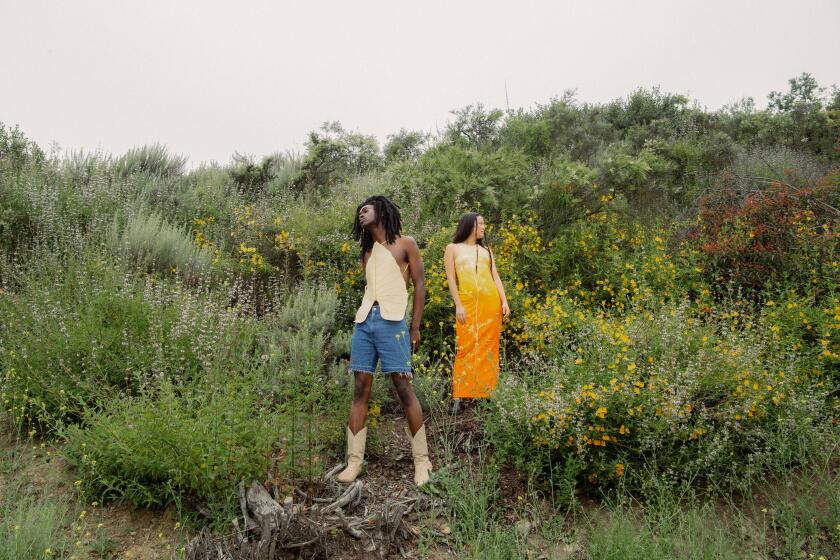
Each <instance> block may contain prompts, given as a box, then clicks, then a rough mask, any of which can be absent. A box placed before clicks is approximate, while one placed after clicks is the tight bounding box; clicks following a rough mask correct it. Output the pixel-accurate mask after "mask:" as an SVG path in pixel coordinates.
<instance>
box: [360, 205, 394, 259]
mask: <svg viewBox="0 0 840 560" xmlns="http://www.w3.org/2000/svg"><path fill="white" fill-rule="evenodd" d="M368 204H372V205H373V210H374V212H376V221H377V222H378V223H380V224H382V227H383V228H385V241H387V242H388V243H393V242H394V241H396V239H397V237H399V236H400V231H401V230H402V223H401V221H400V209H399V207H398V206H397V205H396V204H394V203H393V202H391V201H390V200H389V199H388V198H387V197H384V196H382V195H376V196H371V197H368V198H366V199H365V201H364V202H362V203H361V204H359V205H358V206H357V207H356V215H355V217H354V218H353V239H355V240H356V241H358V242H359V245H360V247H361V253H359V256H360V258H364V256H365V253H367V252H368V251H370V250H371V249H372V248H373V236H372V235H371V234H370V232H369V231H367V230H366V229H364V228H363V227H362V225H361V224H360V223H359V210H361V209H362V206H367V205H368Z"/></svg>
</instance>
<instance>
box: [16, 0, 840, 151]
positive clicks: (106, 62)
mask: <svg viewBox="0 0 840 560" xmlns="http://www.w3.org/2000/svg"><path fill="white" fill-rule="evenodd" d="M839 54H840V0H798V1H797V2H793V1H791V0H755V1H752V0H702V1H693V0H692V1H681V0H633V1H631V0H609V1H607V0H574V1H572V0H554V1H540V2H536V1H534V2H529V1H527V0H521V1H520V2H512V1H508V2H499V1H495V0H482V1H480V2H479V1H463V0H449V1H448V2H442V1H437V0H421V1H416V2H410V3H409V2H400V1H399V0H389V1H375V2H374V1H365V0H355V1H347V0H344V1H334V2H325V1H316V0H309V1H300V0H299V1H295V2H281V1H273V2H271V1H250V0H240V1H238V2H232V1H230V0H228V1H221V0H202V1H200V2H199V1H189V2H187V1H178V0H143V1H134V2H128V1H121V0H102V1H87V0H62V1H42V0H26V1H23V0H0V122H3V123H5V124H6V125H7V126H8V125H15V124H17V125H20V127H21V128H22V129H23V131H24V132H25V134H26V135H27V136H29V137H30V138H32V139H34V140H35V141H37V142H38V143H39V144H40V145H41V146H42V147H44V148H47V149H49V147H50V145H51V144H52V143H53V142H56V143H58V145H60V147H61V148H62V149H65V150H69V149H85V150H96V149H101V150H103V151H105V152H111V153H114V154H118V153H122V152H124V151H125V150H127V149H128V148H130V147H132V146H136V145H141V144H145V143H154V142H161V143H163V144H166V145H167V146H168V147H169V148H170V150H171V151H173V152H176V153H181V154H184V155H187V156H189V157H190V162H191V164H192V165H196V164H197V163H198V162H201V161H209V160H216V161H219V162H222V163H224V162H227V161H229V159H230V156H231V155H232V154H233V152H234V151H239V152H242V153H250V154H254V155H256V156H261V155H265V154H267V153H271V152H274V151H281V150H287V149H292V150H301V149H302V148H303V142H304V141H305V140H306V136H307V133H308V132H309V131H311V130H313V129H316V128H318V127H319V126H320V125H321V123H322V122H324V121H328V120H330V121H333V120H337V121H340V122H341V123H342V124H343V125H344V126H345V128H348V129H351V130H358V131H360V132H364V133H368V134H373V135H375V136H377V137H378V138H379V139H380V140H384V139H385V137H386V136H387V135H388V134H389V133H393V132H396V131H398V130H399V129H400V128H408V129H418V130H424V131H429V132H433V133H434V132H435V131H436V130H438V129H442V128H443V126H444V125H445V123H446V122H447V120H448V119H449V118H450V114H449V111H450V110H452V109H457V108H461V107H464V106H466V105H467V104H470V103H475V102H481V103H484V105H485V106H488V107H498V108H504V107H505V103H506V101H505V83H507V91H508V97H509V103H510V107H511V108H518V107H525V108H528V107H533V106H534V104H535V103H545V102H547V101H549V100H550V99H551V97H553V96H556V95H561V94H562V93H563V91H564V90H566V89H570V88H576V89H577V92H578V99H579V100H581V101H591V102H604V101H609V100H611V99H614V98H617V97H623V96H626V95H627V94H628V93H630V92H631V91H632V90H634V89H635V88H637V87H640V86H641V87H651V86H655V85H660V86H661V87H662V88H663V89H664V90H667V91H670V92H674V93H682V94H686V95H688V96H689V97H690V98H692V99H696V100H698V101H699V102H700V103H701V104H702V105H704V106H706V107H708V108H710V109H716V108H719V107H721V106H722V105H724V104H727V103H730V102H732V101H734V100H737V99H739V98H741V97H744V96H752V97H754V98H755V99H756V102H757V104H759V106H764V105H765V101H766V95H767V94H768V93H769V92H770V91H772V90H786V89H787V80H788V79H789V78H791V77H794V76H796V75H799V74H800V73H802V72H810V73H812V74H813V75H814V77H815V78H816V79H817V81H818V82H819V83H820V84H821V85H823V86H829V85H831V84H832V83H838V84H840V56H838V55H839Z"/></svg>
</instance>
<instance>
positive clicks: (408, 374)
mask: <svg viewBox="0 0 840 560" xmlns="http://www.w3.org/2000/svg"><path fill="white" fill-rule="evenodd" d="M347 373H349V374H350V375H353V374H354V373H367V374H368V375H371V376H374V377H375V376H376V374H375V373H374V372H372V371H368V370H366V369H356V368H352V367H351V368H348V369H347ZM382 375H399V376H400V377H407V378H408V379H413V378H414V374H413V373H412V372H410V371H383V372H382Z"/></svg>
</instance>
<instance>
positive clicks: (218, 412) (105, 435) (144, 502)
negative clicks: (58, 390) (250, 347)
mask: <svg viewBox="0 0 840 560" xmlns="http://www.w3.org/2000/svg"><path fill="white" fill-rule="evenodd" d="M248 365H250V363H249V362H247V361H242V362H241V363H240V366H241V369H238V370H237V371H236V372H233V371H231V370H230V369H226V370H223V371H216V372H214V374H213V375H210V376H208V377H207V378H205V380H204V382H202V383H198V384H195V385H193V386H191V387H178V386H175V385H173V384H172V383H170V382H169V381H168V380H164V381H163V382H161V383H160V384H159V385H158V386H157V387H156V388H155V390H154V391H153V392H150V393H147V394H143V395H140V396H138V397H124V398H118V399H110V400H109V401H107V403H106V404H105V405H104V406H103V408H102V410H99V411H94V410H89V411H87V412H86V413H85V415H84V417H83V423H82V425H78V426H71V427H69V428H68V429H67V430H66V431H65V432H64V437H65V438H66V441H67V444H66V446H65V448H64V454H65V455H66V457H67V458H68V460H69V461H70V464H71V465H72V466H73V467H74V468H75V470H76V473H77V476H78V477H79V480H80V483H79V486H80V489H81V490H82V491H83V492H84V493H85V495H86V496H88V497H91V498H93V499H97V500H99V501H106V500H114V499H121V500H126V501H128V502H130V503H133V504H136V505H140V506H144V507H153V506H164V505H167V504H170V503H173V502H174V503H176V504H184V502H185V500H197V501H198V502H200V503H204V504H206V505H207V506H208V507H209V508H210V509H211V511H213V512H214V513H216V514H218V515H220V516H223V517H225V521H227V519H229V517H227V516H228V515H230V513H231V512H232V511H233V504H234V503H235V496H236V486H237V484H238V482H239V481H240V480H242V479H245V480H246V481H248V480H250V479H252V478H257V479H260V480H261V479H263V478H264V477H265V476H266V474H267V473H268V472H269V471H270V469H271V467H272V461H271V456H272V453H273V451H274V450H275V446H276V445H277V443H278V441H280V438H281V437H283V436H289V435H291V434H290V433H289V432H288V427H286V426H285V425H284V423H283V422H282V417H281V415H279V414H277V413H275V412H273V411H272V410H271V408H269V407H265V406H262V397H261V395H260V392H259V390H258V385H257V384H255V383H253V382H249V381H253V378H250V379H249V377H250V376H249V374H248V368H247V366H248ZM254 365H256V364H254ZM231 374H233V375H231Z"/></svg>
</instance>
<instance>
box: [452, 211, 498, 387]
mask: <svg viewBox="0 0 840 560" xmlns="http://www.w3.org/2000/svg"><path fill="white" fill-rule="evenodd" d="M443 259H444V264H445V266H446V279H447V282H448V284H449V292H450V293H451V294H452V299H453V300H454V301H455V318H456V321H455V341H456V353H455V365H454V368H453V371H452V397H453V398H454V399H462V398H473V399H475V398H484V397H487V396H489V395H490V393H491V392H492V391H493V389H495V388H496V384H497V383H498V380H499V333H500V331H501V327H502V318H503V317H504V318H507V316H508V315H509V314H510V308H509V307H508V303H507V298H506V297H505V289H504V286H502V281H501V280H500V279H499V273H498V271H497V270H496V263H495V261H494V260H493V253H492V252H491V251H490V249H489V248H487V247H486V246H485V245H484V218H483V217H481V216H480V215H478V214H476V213H474V212H470V213H468V214H465V215H464V216H463V217H461V219H460V220H459V221H458V227H457V228H456V230H455V238H454V239H453V242H452V243H450V244H449V245H447V247H446V252H445V254H444V257H443ZM457 402H458V401H457V400H456V403H457Z"/></svg>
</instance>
